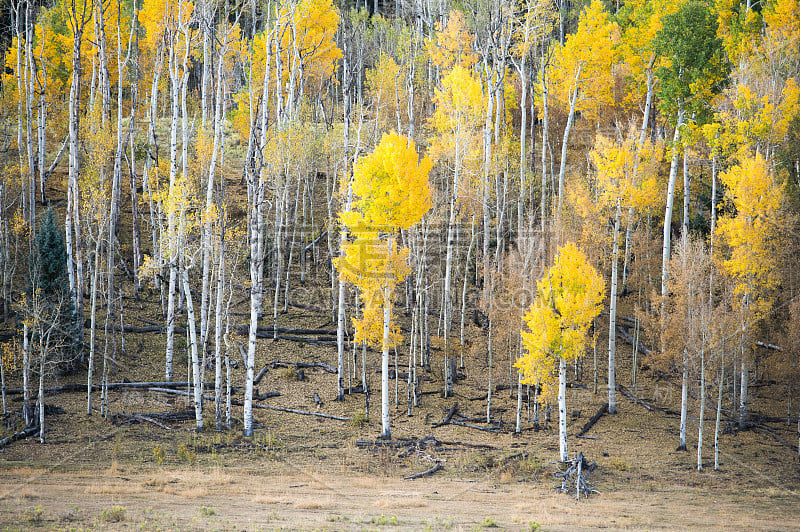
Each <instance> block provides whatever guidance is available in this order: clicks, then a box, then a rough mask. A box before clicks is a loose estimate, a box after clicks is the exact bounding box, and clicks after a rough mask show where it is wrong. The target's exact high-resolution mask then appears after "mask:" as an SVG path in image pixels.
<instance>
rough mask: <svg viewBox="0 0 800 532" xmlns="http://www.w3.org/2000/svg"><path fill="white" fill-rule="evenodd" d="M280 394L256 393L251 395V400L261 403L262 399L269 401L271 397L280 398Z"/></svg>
mask: <svg viewBox="0 0 800 532" xmlns="http://www.w3.org/2000/svg"><path fill="white" fill-rule="evenodd" d="M280 396H281V392H264V393H256V394H254V395H253V399H254V400H256V401H263V400H264V399H269V398H271V397H280Z"/></svg>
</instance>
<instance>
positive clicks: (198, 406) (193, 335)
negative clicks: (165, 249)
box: [181, 268, 203, 430]
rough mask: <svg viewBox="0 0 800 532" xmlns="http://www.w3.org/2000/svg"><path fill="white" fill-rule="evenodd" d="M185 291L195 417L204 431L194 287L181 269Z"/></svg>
mask: <svg viewBox="0 0 800 532" xmlns="http://www.w3.org/2000/svg"><path fill="white" fill-rule="evenodd" d="M181 278H182V280H183V291H184V293H185V294H186V321H187V323H188V324H189V343H190V344H191V348H192V380H193V381H194V416H195V421H196V423H197V430H203V388H202V386H203V380H202V379H201V378H200V359H199V356H198V354H197V332H196V330H195V319H194V305H193V304H192V287H191V286H190V285H189V275H188V274H187V273H186V268H182V269H181Z"/></svg>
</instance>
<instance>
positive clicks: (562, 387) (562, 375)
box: [558, 357, 569, 462]
mask: <svg viewBox="0 0 800 532" xmlns="http://www.w3.org/2000/svg"><path fill="white" fill-rule="evenodd" d="M558 456H559V460H561V461H562V462H566V461H567V460H568V459H569V455H568V454H567V363H566V361H565V360H564V358H563V357H558Z"/></svg>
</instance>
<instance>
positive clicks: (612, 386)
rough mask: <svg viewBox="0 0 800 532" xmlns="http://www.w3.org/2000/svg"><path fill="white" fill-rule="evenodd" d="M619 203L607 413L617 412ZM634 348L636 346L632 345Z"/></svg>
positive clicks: (613, 277)
mask: <svg viewBox="0 0 800 532" xmlns="http://www.w3.org/2000/svg"><path fill="white" fill-rule="evenodd" d="M620 215H621V213H620V203H619V201H617V208H616V211H615V213H614V240H613V241H614V248H613V249H614V250H613V258H612V259H611V293H610V295H609V299H610V304H609V312H608V315H609V318H608V413H609V414H616V413H617V371H616V369H617V368H616V358H617V270H618V264H619V219H620ZM634 349H636V346H634Z"/></svg>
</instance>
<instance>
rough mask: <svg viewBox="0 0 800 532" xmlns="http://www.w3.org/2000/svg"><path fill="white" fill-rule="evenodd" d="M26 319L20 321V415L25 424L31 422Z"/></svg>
mask: <svg viewBox="0 0 800 532" xmlns="http://www.w3.org/2000/svg"><path fill="white" fill-rule="evenodd" d="M28 336H29V335H28V321H27V320H23V322H22V417H23V418H24V419H25V426H26V427H30V426H31V424H32V423H33V418H32V412H31V384H30V376H31V342H30V340H29V338H28Z"/></svg>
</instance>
